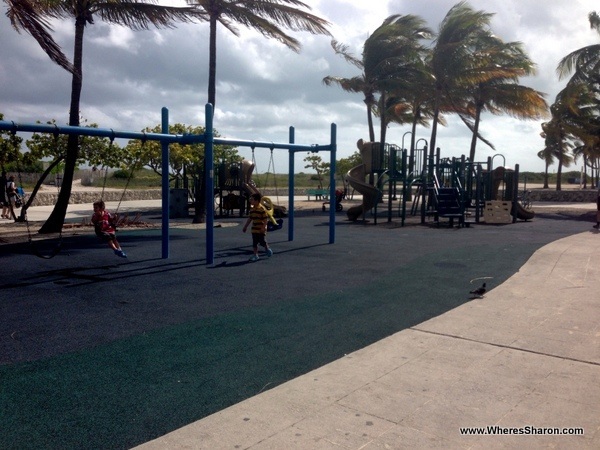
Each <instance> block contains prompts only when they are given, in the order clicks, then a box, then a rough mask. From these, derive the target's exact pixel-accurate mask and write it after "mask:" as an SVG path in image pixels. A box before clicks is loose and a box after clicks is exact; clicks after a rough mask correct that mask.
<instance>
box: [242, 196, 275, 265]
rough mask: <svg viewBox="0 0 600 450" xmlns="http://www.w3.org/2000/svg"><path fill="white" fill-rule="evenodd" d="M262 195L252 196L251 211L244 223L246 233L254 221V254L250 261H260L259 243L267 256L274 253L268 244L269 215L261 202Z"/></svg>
mask: <svg viewBox="0 0 600 450" xmlns="http://www.w3.org/2000/svg"><path fill="white" fill-rule="evenodd" d="M260 200H261V195H260V194H258V193H254V194H252V195H251V196H250V206H251V208H250V213H249V214H248V220H247V221H246V224H245V225H244V229H243V231H244V233H245V232H246V230H247V229H248V225H250V223H251V222H252V250H253V251H254V255H253V256H252V258H250V261H253V262H254V261H258V259H259V258H258V244H260V245H262V246H263V247H264V248H265V251H266V253H267V257H268V258H270V257H271V256H272V255H273V250H271V249H270V248H269V244H267V240H266V236H267V221H268V220H269V216H268V215H267V211H266V210H265V208H264V206H263V205H261V204H260Z"/></svg>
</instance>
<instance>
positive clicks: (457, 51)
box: [429, 2, 510, 154]
mask: <svg viewBox="0 0 600 450" xmlns="http://www.w3.org/2000/svg"><path fill="white" fill-rule="evenodd" d="M491 17H492V14H490V13H486V12H484V11H475V10H473V9H472V8H471V7H470V6H469V5H468V4H467V3H466V2H460V3H458V4H456V5H454V6H453V7H452V8H451V9H450V11H449V12H448V13H447V14H446V16H445V17H444V19H443V20H442V22H441V24H440V26H439V31H438V34H437V37H436V39H435V41H434V47H433V49H432V52H431V58H430V60H429V65H430V69H431V73H432V75H433V77H434V79H435V92H434V95H435V97H434V100H435V103H434V118H433V124H432V129H431V139H430V141H429V146H430V152H431V154H433V152H434V151H435V146H436V137H437V125H438V120H437V118H438V116H439V114H440V112H441V111H442V108H443V107H444V105H446V106H447V107H448V108H453V109H454V110H455V112H461V111H465V108H466V98H465V95H466V94H465V92H466V91H465V88H466V87H467V86H473V85H475V84H477V83H481V82H485V81H488V80H490V79H493V78H494V77H497V76H502V75H503V74H506V73H507V71H506V70H504V69H503V68H502V67H497V66H494V65H487V66H485V65H484V64H482V63H481V62H480V59H481V58H482V57H485V58H488V56H487V54H486V53H485V52H483V53H482V51H481V40H482V39H487V38H488V37H489V36H490V34H491V33H490V31H489V25H490V20H491ZM508 75H510V73H508Z"/></svg>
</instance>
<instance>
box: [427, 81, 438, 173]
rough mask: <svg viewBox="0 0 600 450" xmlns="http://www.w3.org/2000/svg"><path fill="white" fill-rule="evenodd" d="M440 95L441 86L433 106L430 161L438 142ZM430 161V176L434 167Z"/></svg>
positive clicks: (428, 165)
mask: <svg viewBox="0 0 600 450" xmlns="http://www.w3.org/2000/svg"><path fill="white" fill-rule="evenodd" d="M440 97H441V88H436V94H435V104H434V107H433V119H432V120H433V124H432V125H431V139H430V140H429V155H430V159H429V161H433V157H434V155H435V144H436V142H435V139H436V136H437V126H438V117H439V116H440ZM423 157H424V158H425V159H427V155H423ZM429 161H427V167H428V172H429V176H433V167H431V164H429Z"/></svg>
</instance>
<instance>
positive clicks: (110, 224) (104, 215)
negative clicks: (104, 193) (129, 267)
mask: <svg viewBox="0 0 600 450" xmlns="http://www.w3.org/2000/svg"><path fill="white" fill-rule="evenodd" d="M116 219H117V218H116V216H115V215H113V214H111V213H109V212H108V211H107V210H106V205H105V204H104V202H103V201H102V200H98V201H97V202H94V215H93V216H92V224H93V225H94V228H95V230H96V236H98V237H99V238H100V239H102V240H103V241H106V242H108V245H109V246H110V248H112V249H113V251H114V252H115V255H117V256H120V257H121V258H127V255H126V254H125V252H124V251H123V250H122V249H121V245H120V244H119V241H117V235H116V232H117V228H116V226H115V223H116Z"/></svg>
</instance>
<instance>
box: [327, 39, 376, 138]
mask: <svg viewBox="0 0 600 450" xmlns="http://www.w3.org/2000/svg"><path fill="white" fill-rule="evenodd" d="M331 46H332V47H333V51H334V52H335V53H336V54H337V55H341V56H342V57H343V58H344V59H345V60H346V61H348V62H349V63H350V64H352V65H354V66H356V67H358V68H359V69H360V70H361V71H362V74H361V75H359V76H356V77H352V78H343V77H335V76H327V77H325V78H323V84H325V85H326V86H331V85H332V84H337V85H338V86H340V87H341V88H342V89H343V90H344V91H346V92H355V93H362V94H363V95H364V97H365V98H364V100H363V101H364V102H365V105H367V124H368V126H369V140H370V141H371V142H374V141H375V130H374V128H373V108H374V107H375V102H376V101H375V86H374V85H373V84H372V83H369V81H368V80H367V77H366V75H365V72H364V68H365V67H364V64H363V62H362V61H361V60H360V59H358V58H356V57H355V56H353V55H352V54H351V53H349V52H348V47H347V46H346V45H343V44H340V43H339V42H338V41H336V40H335V39H334V40H332V41H331Z"/></svg>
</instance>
